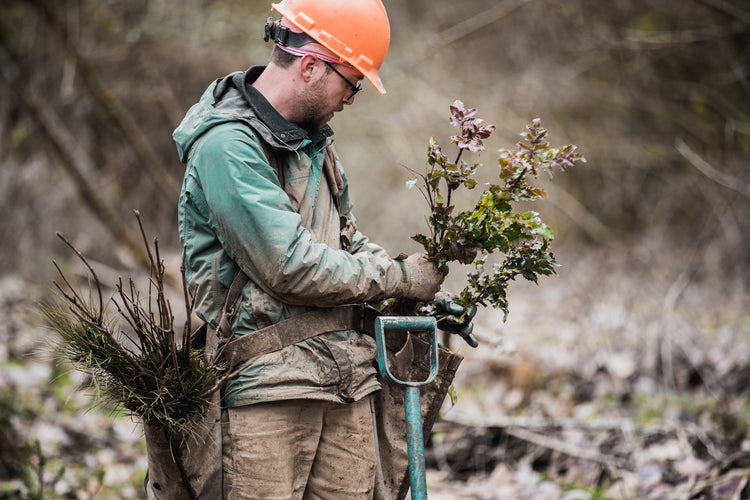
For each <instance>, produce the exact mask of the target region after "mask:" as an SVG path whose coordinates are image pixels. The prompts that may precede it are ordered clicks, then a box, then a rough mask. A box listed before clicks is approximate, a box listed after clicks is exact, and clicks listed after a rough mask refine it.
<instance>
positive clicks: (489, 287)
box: [385, 100, 586, 319]
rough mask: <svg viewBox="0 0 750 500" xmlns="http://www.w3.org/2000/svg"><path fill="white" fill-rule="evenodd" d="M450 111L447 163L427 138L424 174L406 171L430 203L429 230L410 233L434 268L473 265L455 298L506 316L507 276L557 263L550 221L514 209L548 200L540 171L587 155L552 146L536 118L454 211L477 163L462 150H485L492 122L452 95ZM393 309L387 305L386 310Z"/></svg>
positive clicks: (425, 307) (535, 274)
mask: <svg viewBox="0 0 750 500" xmlns="http://www.w3.org/2000/svg"><path fill="white" fill-rule="evenodd" d="M450 111H451V117H450V123H451V125H453V126H455V127H456V128H458V130H459V133H457V134H456V135H454V136H452V137H451V145H454V146H455V148H456V150H457V151H456V153H455V159H454V160H452V161H451V160H450V159H449V157H448V155H447V154H446V153H444V152H443V149H442V147H441V146H440V145H439V144H438V143H437V141H436V140H435V138H434V137H432V138H431V139H430V144H429V148H428V150H427V166H426V170H425V172H424V173H418V172H415V171H413V170H411V171H412V172H413V173H414V174H415V175H416V176H417V178H416V179H414V180H410V181H408V182H407V188H410V189H411V188H413V187H415V186H417V187H418V188H419V190H420V192H421V193H422V194H423V196H424V198H425V200H426V201H427V204H428V208H429V216H428V218H427V220H428V225H429V234H417V235H415V236H413V238H412V239H414V240H415V241H417V242H419V243H420V244H421V245H422V246H423V247H424V249H425V251H426V252H427V255H428V258H429V259H430V260H432V261H434V262H435V263H436V264H437V265H438V266H443V265H446V264H448V263H450V262H454V261H457V262H460V263H462V264H473V269H472V270H471V271H469V272H468V273H467V284H466V286H465V288H464V289H463V290H461V292H460V293H458V295H457V296H456V297H455V299H454V300H455V302H456V303H458V304H459V305H461V306H463V307H465V308H466V309H467V310H468V309H469V308H472V307H476V306H480V305H481V306H491V307H495V308H499V309H501V310H502V311H503V312H504V319H507V316H508V311H509V309H508V307H509V304H508V297H507V290H508V284H509V282H510V281H512V280H514V279H515V278H516V277H517V276H522V277H523V278H525V279H527V280H530V281H533V282H535V283H538V278H539V276H548V275H551V274H554V273H555V267H556V266H557V265H558V263H557V262H556V261H555V258H554V255H553V254H552V252H551V251H550V242H551V241H552V239H553V237H554V236H553V233H552V230H551V229H550V227H549V226H548V225H547V224H545V223H544V221H542V219H541V217H540V215H539V213H537V212H535V211H532V210H525V211H522V210H520V208H519V207H520V206H521V205H522V204H524V203H527V202H531V201H535V200H543V199H545V198H546V196H547V194H546V192H545V191H544V190H543V189H542V188H540V187H538V186H534V185H533V184H532V181H533V180H534V179H535V178H536V177H537V176H538V175H539V174H540V172H542V171H544V172H546V173H547V174H548V175H549V176H550V178H552V177H553V173H554V172H555V171H556V170H557V171H561V172H567V171H568V169H570V168H572V167H573V166H575V165H576V163H577V162H585V161H586V159H585V158H584V157H583V156H582V155H581V154H580V153H578V151H577V147H576V146H574V145H566V146H562V147H558V148H553V147H551V146H550V145H549V143H548V142H547V130H546V129H545V128H543V127H542V124H541V121H540V120H539V119H534V120H533V121H532V123H531V124H530V125H527V127H526V131H524V132H523V133H522V134H521V137H522V140H521V141H520V142H518V143H517V144H516V147H515V148H514V149H501V150H500V151H499V158H498V160H497V163H498V167H499V168H498V181H497V183H489V184H487V185H486V189H484V190H483V191H482V192H481V193H480V194H479V195H478V197H477V201H476V203H475V204H474V206H473V207H470V208H468V209H466V210H460V209H459V208H458V207H456V205H455V203H454V200H455V199H456V196H455V194H456V193H457V191H458V190H461V189H466V190H474V189H475V188H476V187H477V185H478V181H477V180H476V178H475V177H476V173H477V171H478V169H479V168H480V167H481V164H479V163H476V162H469V161H467V160H466V156H468V155H472V154H474V155H476V154H478V153H480V152H481V151H483V150H484V149H485V147H484V143H483V141H484V140H485V139H487V138H488V137H490V135H491V134H492V132H493V131H494V130H495V126H494V125H490V124H486V123H485V122H484V121H483V120H482V119H481V118H479V117H477V110H476V109H473V108H466V107H465V106H464V104H463V103H462V102H461V101H458V100H457V101H455V102H454V103H453V104H452V105H451V107H450ZM490 258H493V259H494V260H493V261H490ZM394 307H395V305H394V304H386V305H385V311H386V312H388V310H389V308H391V310H392V309H393V308H394ZM416 310H417V313H418V314H422V315H437V312H436V311H435V308H434V306H433V305H431V304H419V305H417V307H416Z"/></svg>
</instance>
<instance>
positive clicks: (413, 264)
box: [397, 253, 448, 302]
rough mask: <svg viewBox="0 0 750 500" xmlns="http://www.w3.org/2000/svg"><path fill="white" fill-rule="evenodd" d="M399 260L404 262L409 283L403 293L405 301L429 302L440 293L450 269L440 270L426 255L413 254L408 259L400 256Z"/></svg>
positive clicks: (443, 268)
mask: <svg viewBox="0 0 750 500" xmlns="http://www.w3.org/2000/svg"><path fill="white" fill-rule="evenodd" d="M397 260H403V263H404V270H405V272H406V276H407V279H408V283H407V284H406V287H405V288H404V290H403V292H402V297H403V298H405V299H414V300H418V301H421V302H427V301H429V300H432V299H433V297H435V294H436V293H438V291H440V285H442V284H443V280H444V279H445V276H446V275H447V274H448V267H447V266H443V267H441V268H438V267H437V266H436V265H435V263H434V262H431V261H429V260H427V256H426V255H425V254H424V253H413V254H411V255H409V256H408V257H406V256H404V255H403V254H402V255H399V256H398V258H397Z"/></svg>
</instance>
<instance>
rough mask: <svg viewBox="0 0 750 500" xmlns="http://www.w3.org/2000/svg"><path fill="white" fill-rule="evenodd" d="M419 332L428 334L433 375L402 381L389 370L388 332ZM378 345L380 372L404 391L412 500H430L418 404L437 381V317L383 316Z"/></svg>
mask: <svg viewBox="0 0 750 500" xmlns="http://www.w3.org/2000/svg"><path fill="white" fill-rule="evenodd" d="M395 331H401V332H410V331H412V332H413V331H419V332H427V333H428V334H429V343H430V373H429V375H428V376H427V378H426V379H424V380H401V379H399V378H398V377H396V376H395V375H394V374H393V373H392V372H391V370H390V367H389V366H388V356H387V351H386V345H385V336H386V333H387V332H395ZM375 343H376V345H377V355H378V368H379V370H380V374H381V375H382V377H383V378H384V379H385V380H386V381H388V382H389V383H392V384H395V385H399V386H401V387H403V388H404V411H405V413H406V445H407V449H408V450H407V451H408V452H409V479H410V481H411V499H412V500H427V478H426V470H425V460H424V434H423V431H422V408H421V405H420V402H419V397H420V391H419V388H420V386H423V385H427V384H429V383H431V382H432V381H433V380H435V377H436V376H437V371H438V344H437V322H436V321H435V318H434V317H431V316H430V317H424V316H380V317H378V318H377V319H376V321H375Z"/></svg>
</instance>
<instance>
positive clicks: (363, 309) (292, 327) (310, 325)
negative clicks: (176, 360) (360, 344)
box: [222, 304, 403, 366]
mask: <svg viewBox="0 0 750 500" xmlns="http://www.w3.org/2000/svg"><path fill="white" fill-rule="evenodd" d="M379 315H380V313H379V312H378V311H377V310H376V309H373V308H372V307H368V306H364V305H360V304H353V305H345V306H337V307H332V308H326V309H315V310H313V311H310V312H306V313H303V314H299V315H297V316H293V317H291V318H289V319H285V320H284V321H280V322H278V323H276V324H273V325H271V326H267V327H265V328H261V329H260V330H256V331H254V332H250V333H248V334H246V335H241V336H238V337H235V338H234V339H232V340H231V341H230V342H229V343H228V344H226V346H224V348H223V354H222V357H223V359H224V360H226V361H228V362H229V364H230V366H235V365H238V364H240V363H244V362H245V361H248V360H250V359H253V358H255V357H257V356H261V355H263V354H268V353H271V352H274V351H278V350H280V349H283V348H284V347H288V346H290V345H293V344H296V343H298V342H302V341H303V340H307V339H309V338H312V337H315V336H317V335H320V334H322V333H328V332H336V331H341V330H356V331H359V332H362V333H365V334H367V335H369V336H371V337H374V336H375V318H376V317H377V316H379ZM389 341H390V342H389ZM386 344H392V345H388V347H389V348H391V349H394V350H397V349H399V347H400V346H402V345H403V339H399V338H395V337H394V338H392V339H386Z"/></svg>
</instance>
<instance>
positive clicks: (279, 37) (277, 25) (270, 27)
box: [263, 17, 315, 47]
mask: <svg viewBox="0 0 750 500" xmlns="http://www.w3.org/2000/svg"><path fill="white" fill-rule="evenodd" d="M268 40H273V42H274V43H278V44H279V45H282V46H284V47H302V46H303V45H307V44H308V43H315V39H314V38H312V37H311V36H310V35H308V34H307V33H295V32H294V31H291V30H290V29H289V28H287V27H286V26H282V25H281V21H280V20H279V21H274V19H273V17H269V18H268V19H267V20H266V27H265V29H264V30H263V41H264V42H267V41H268Z"/></svg>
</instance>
